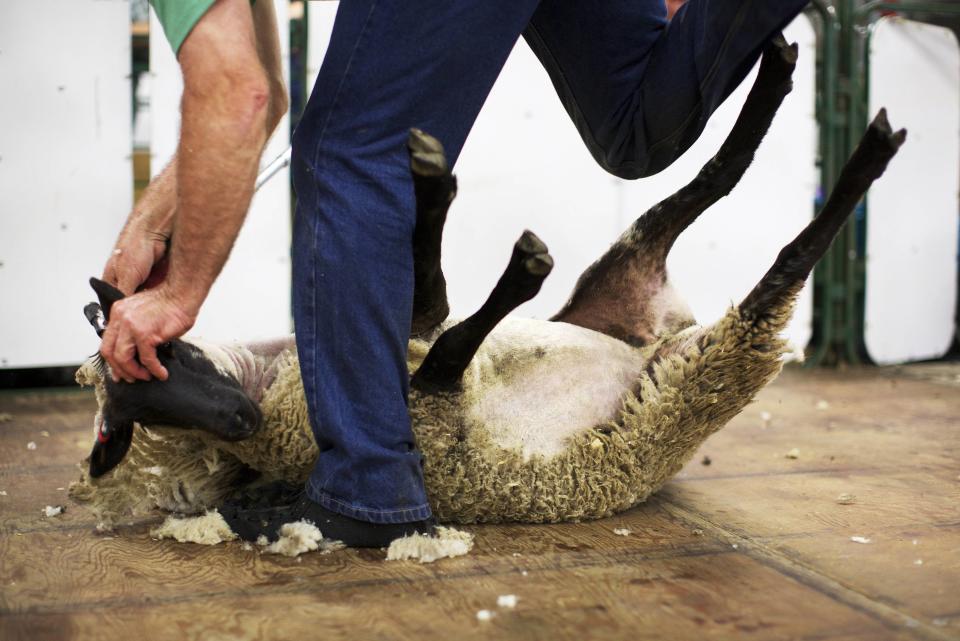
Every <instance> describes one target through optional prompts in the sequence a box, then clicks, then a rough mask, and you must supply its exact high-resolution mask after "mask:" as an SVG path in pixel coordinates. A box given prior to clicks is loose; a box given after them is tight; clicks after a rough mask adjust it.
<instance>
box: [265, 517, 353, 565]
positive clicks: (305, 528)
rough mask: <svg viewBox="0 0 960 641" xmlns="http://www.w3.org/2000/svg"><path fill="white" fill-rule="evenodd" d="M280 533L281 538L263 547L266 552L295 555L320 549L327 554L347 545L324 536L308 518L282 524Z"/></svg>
mask: <svg viewBox="0 0 960 641" xmlns="http://www.w3.org/2000/svg"><path fill="white" fill-rule="evenodd" d="M279 535H280V538H278V539H277V540H276V541H274V542H273V543H271V544H270V545H268V546H266V547H265V548H263V551H264V552H266V553H267V554H282V555H283V556H289V557H295V556H300V555H301V554H303V553H304V552H313V551H314V550H319V551H320V552H322V553H324V554H326V553H328V552H333V551H334V550H339V549H341V548H343V547H345V546H344V545H343V543H341V542H340V541H332V540H330V539H325V538H323V534H321V533H320V528H318V527H317V526H316V525H314V524H313V523H311V522H310V521H306V520H301V521H296V522H295V523H284V524H283V525H282V526H280V531H279ZM258 542H259V541H258Z"/></svg>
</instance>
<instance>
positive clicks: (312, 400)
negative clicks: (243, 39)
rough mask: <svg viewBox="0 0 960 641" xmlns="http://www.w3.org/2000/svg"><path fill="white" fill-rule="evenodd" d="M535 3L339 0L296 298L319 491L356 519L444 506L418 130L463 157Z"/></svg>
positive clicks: (298, 252) (305, 159)
mask: <svg viewBox="0 0 960 641" xmlns="http://www.w3.org/2000/svg"><path fill="white" fill-rule="evenodd" d="M535 6H536V0H520V1H513V2H509V3H500V2H493V3H488V2H475V1H474V0H447V1H446V2H427V1H422V0H414V1H407V2H402V3H395V2H378V1H377V0H343V1H342V2H341V4H340V8H339V12H338V14H337V19H336V23H335V25H334V29H333V35H332V39H331V43H330V48H329V50H328V53H327V55H326V58H325V60H324V63H323V66H322V68H321V70H320V74H319V77H318V80H317V83H316V86H315V88H314V90H313V94H312V95H311V97H310V101H309V104H308V105H307V108H306V111H305V113H304V117H303V119H302V120H301V123H300V125H299V127H298V129H297V131H296V133H295V135H294V154H293V172H294V173H293V177H294V185H295V187H296V191H297V198H298V200H297V215H296V221H295V224H294V238H293V268H294V279H293V282H294V291H293V296H294V318H295V324H296V335H297V346H298V351H299V355H300V367H301V372H302V374H303V382H304V390H305V392H306V397H307V405H308V408H309V412H310V418H311V422H312V425H313V429H314V435H315V437H316V440H317V444H318V446H319V448H320V457H319V460H318V462H317V465H316V468H315V470H314V472H313V474H312V475H311V477H310V479H309V481H308V483H307V496H308V498H309V499H310V500H312V501H313V502H314V503H315V504H318V505H319V506H321V507H322V508H324V509H326V510H329V511H331V512H334V513H336V514H338V515H341V516H343V517H348V518H349V519H353V520H356V521H359V522H362V523H371V524H404V523H410V522H417V521H422V520H424V519H427V518H428V517H429V516H430V507H429V505H428V503H427V496H426V493H425V491H424V487H423V476H422V470H421V457H420V453H419V452H418V451H417V449H416V446H415V443H414V438H413V434H412V431H411V427H410V419H409V416H408V414H407V405H406V399H407V389H408V381H409V377H408V373H407V367H406V348H407V340H408V337H409V334H410V322H411V310H412V298H413V249H412V238H413V230H414V225H415V222H416V220H415V218H416V216H415V208H414V199H413V187H412V181H411V178H410V175H409V169H408V167H409V165H408V160H407V156H406V147H405V143H406V139H407V134H408V131H409V129H410V128H411V127H418V128H420V129H422V130H424V131H426V132H428V133H430V134H431V135H433V136H435V137H436V138H438V139H439V140H440V141H441V142H442V143H443V145H444V147H445V148H446V152H447V157H448V159H449V160H450V162H451V164H452V163H453V162H454V161H455V159H456V157H457V155H458V154H459V152H460V149H461V148H462V146H463V143H464V140H465V138H466V136H467V133H468V132H469V130H470V127H471V126H472V125H473V121H474V119H475V118H476V115H477V113H478V112H479V110H480V107H481V106H482V104H483V101H484V100H485V99H486V96H487V93H488V92H489V90H490V87H491V86H492V84H493V82H494V80H495V79H496V77H497V75H498V74H499V72H500V69H501V67H502V65H503V63H504V61H505V60H506V58H507V56H508V54H509V53H510V50H511V49H512V47H513V45H514V43H515V42H516V40H517V38H519V35H520V33H521V32H522V31H523V29H524V28H525V26H526V25H527V23H528V22H529V19H530V15H531V13H532V12H533V10H534V8H535ZM318 526H319V527H320V529H321V531H324V532H326V531H327V530H325V529H324V524H323V523H318ZM374 529H376V528H374ZM391 532H395V530H391ZM348 543H350V541H348Z"/></svg>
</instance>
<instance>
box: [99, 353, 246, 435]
mask: <svg viewBox="0 0 960 641" xmlns="http://www.w3.org/2000/svg"><path fill="white" fill-rule="evenodd" d="M157 356H158V357H159V359H160V362H161V363H163V366H164V367H166V368H167V371H168V372H169V374H170V376H169V377H168V378H167V380H165V381H161V380H158V379H152V380H149V381H137V382H135V383H125V382H123V381H121V382H119V383H114V382H113V380H112V379H110V378H109V377H107V378H106V390H107V401H106V403H105V411H104V416H105V417H106V415H107V414H108V413H109V414H110V415H112V416H114V417H115V418H116V419H117V420H119V421H135V422H137V423H140V424H141V425H146V426H151V425H159V426H169V427H181V428H196V429H200V430H203V431H205V432H209V433H211V434H213V435H215V436H218V437H219V438H222V439H224V440H227V441H239V440H242V439H245V438H247V437H249V436H252V435H253V433H254V432H256V430H257V428H259V427H260V422H261V414H260V409H259V408H258V407H257V405H256V404H255V403H254V402H253V401H251V400H250V399H249V398H248V397H247V395H246V394H245V393H244V391H243V389H242V388H241V387H240V384H239V383H238V382H237V381H236V380H234V379H233V377H231V376H229V375H227V374H224V373H223V372H221V371H220V370H218V369H217V368H216V367H215V366H214V364H213V363H212V362H211V361H210V359H208V358H207V357H206V356H205V355H204V354H203V352H202V351H201V350H200V349H199V348H197V347H195V346H194V345H191V344H189V343H186V342H184V341H180V340H175V341H171V342H169V343H166V344H164V345H161V346H160V347H159V348H158V350H157Z"/></svg>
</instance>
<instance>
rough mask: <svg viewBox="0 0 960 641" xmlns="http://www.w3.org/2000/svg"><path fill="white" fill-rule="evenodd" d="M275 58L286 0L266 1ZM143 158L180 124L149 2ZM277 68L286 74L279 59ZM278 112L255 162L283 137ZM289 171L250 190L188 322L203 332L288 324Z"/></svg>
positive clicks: (264, 329)
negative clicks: (216, 273) (275, 36)
mask: <svg viewBox="0 0 960 641" xmlns="http://www.w3.org/2000/svg"><path fill="white" fill-rule="evenodd" d="M274 4H275V6H276V9H277V23H278V26H279V29H280V46H281V49H282V51H283V59H284V61H287V60H288V58H289V43H290V39H289V37H288V26H289V21H288V19H287V8H288V4H287V2H285V1H283V0H277V1H275V2H274ZM150 71H151V76H152V82H153V85H152V87H151V99H150V100H151V104H150V114H151V117H150V122H151V126H152V131H151V145H150V152H151V165H150V169H151V171H152V173H153V174H157V173H159V172H160V171H161V170H162V169H163V167H164V166H165V165H166V163H167V162H168V161H169V159H170V157H171V156H172V155H173V153H174V151H175V150H176V145H177V138H178V135H179V128H180V109H179V106H180V93H181V91H182V90H183V84H182V79H181V77H180V67H179V66H178V65H177V61H176V58H175V57H174V55H173V52H172V51H171V49H170V45H169V44H168V43H167V40H166V38H165V37H164V35H163V28H162V27H161V26H160V23H159V22H158V21H157V19H156V15H155V14H154V13H153V11H152V10H151V17H150ZM284 76H285V77H286V78H289V68H288V66H287V65H286V64H285V66H284ZM289 130H290V121H289V118H287V117H284V119H283V120H282V121H281V122H280V125H279V126H278V127H277V130H276V132H275V133H274V135H273V137H272V138H271V139H270V142H269V143H268V144H267V149H266V151H265V152H264V156H263V163H262V164H266V163H267V162H269V161H270V160H272V159H273V158H274V157H276V156H278V155H279V154H281V153H282V152H283V151H284V150H285V149H286V148H287V147H288V146H289V145H290V136H289ZM289 185H290V177H289V170H288V169H284V170H282V171H281V172H280V173H278V174H277V175H276V176H274V177H273V178H272V179H271V180H270V181H269V182H268V183H267V184H266V185H264V186H263V187H262V188H261V189H260V191H258V192H257V194H256V195H255V196H254V199H253V204H252V205H251V207H250V212H249V213H248V215H247V220H246V222H245V223H244V226H243V230H242V231H241V232H240V236H239V238H238V239H237V243H236V245H235V246H234V248H233V252H232V253H231V254H230V259H229V260H228V261H227V264H226V266H225V267H224V269H223V272H222V273H221V275H220V277H219V278H218V279H217V282H216V283H215V284H214V286H213V289H212V290H211V292H210V297H209V298H208V299H207V302H206V303H204V306H203V309H202V310H201V312H200V317H199V318H198V319H197V324H196V326H195V327H194V328H193V330H191V332H190V334H191V335H193V336H203V337H205V338H209V339H211V340H217V341H232V340H248V339H252V338H258V337H265V336H279V335H282V334H286V333H289V332H290V331H292V328H293V325H292V321H291V316H290V189H289Z"/></svg>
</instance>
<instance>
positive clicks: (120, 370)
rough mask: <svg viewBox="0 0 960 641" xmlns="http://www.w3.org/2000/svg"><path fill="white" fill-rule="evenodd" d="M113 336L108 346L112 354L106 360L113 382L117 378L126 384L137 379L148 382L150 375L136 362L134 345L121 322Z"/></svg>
mask: <svg viewBox="0 0 960 641" xmlns="http://www.w3.org/2000/svg"><path fill="white" fill-rule="evenodd" d="M108 329H109V326H108ZM114 334H115V338H114V339H113V341H112V344H111V346H110V347H111V350H112V353H111V354H110V359H109V360H108V362H109V363H110V368H111V369H112V370H113V372H114V381H116V380H117V377H118V376H119V377H120V378H122V379H123V380H125V381H126V382H128V383H133V382H134V381H136V380H137V379H140V380H143V381H149V380H150V373H149V372H147V370H145V369H144V368H143V367H141V366H140V364H139V363H138V362H137V348H136V343H134V341H133V337H132V336H131V335H130V331H129V329H128V328H127V327H126V326H125V324H124V323H122V322H121V323H119V326H118V328H117V330H116V331H115V332H114Z"/></svg>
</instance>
